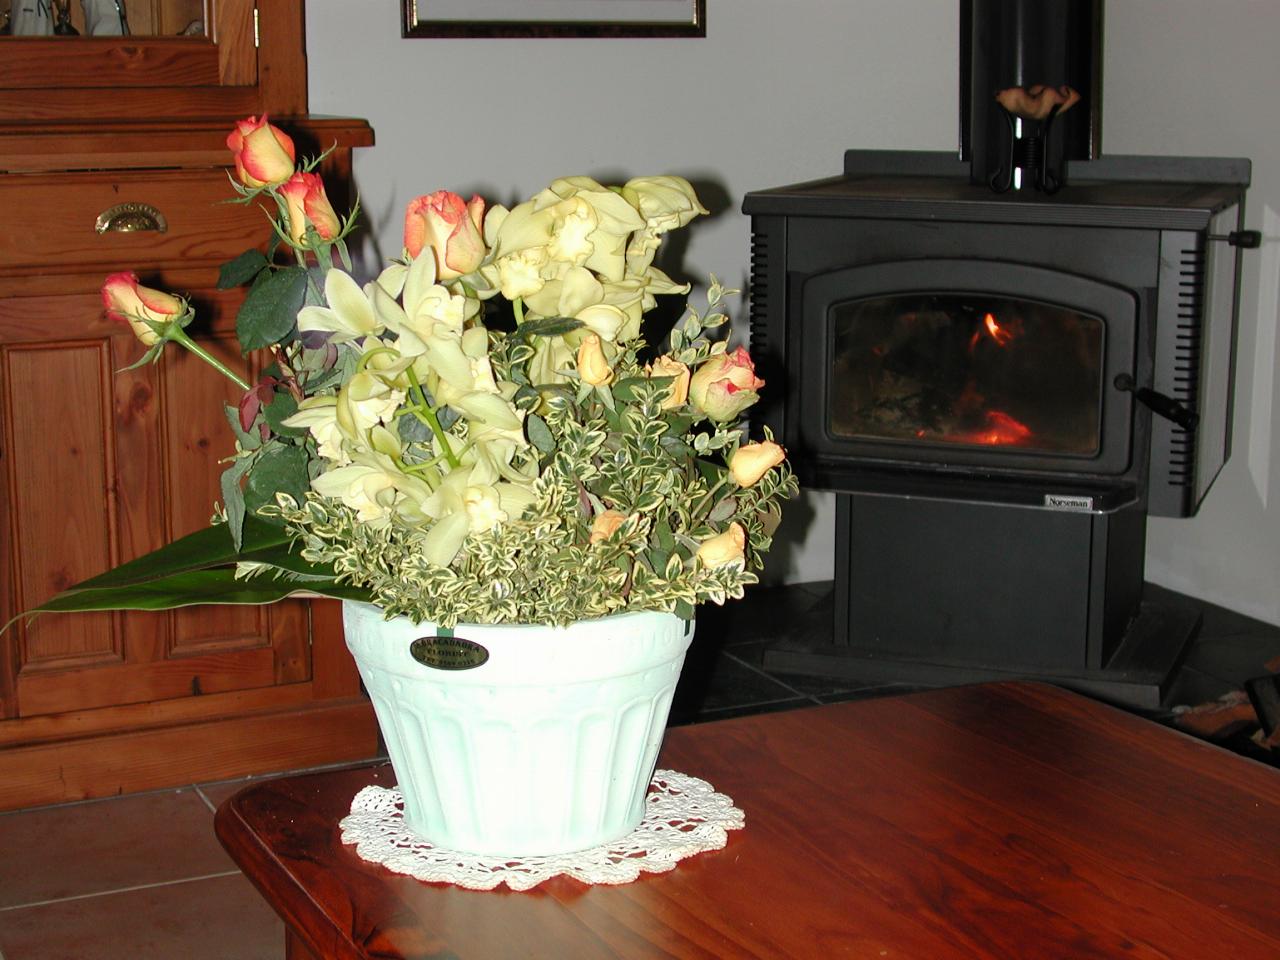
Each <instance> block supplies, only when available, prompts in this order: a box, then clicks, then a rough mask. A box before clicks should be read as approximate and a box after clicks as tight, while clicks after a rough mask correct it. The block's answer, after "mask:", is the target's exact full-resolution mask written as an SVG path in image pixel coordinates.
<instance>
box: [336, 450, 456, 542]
mask: <svg viewBox="0 0 1280 960" xmlns="http://www.w3.org/2000/svg"><path fill="white" fill-rule="evenodd" d="M311 489H313V490H314V491H315V492H316V493H318V494H320V495H321V496H323V497H331V498H333V499H335V500H341V501H342V502H343V503H344V504H346V505H347V506H348V507H350V508H351V509H353V510H355V511H356V518H357V519H358V520H359V521H360V522H362V523H368V524H371V525H373V526H377V527H383V526H386V525H387V524H389V523H390V522H391V519H392V517H393V516H394V515H396V514H399V515H400V516H401V517H402V518H403V519H405V520H407V521H409V522H410V523H421V522H422V521H423V520H424V519H425V518H426V517H427V516H428V514H427V513H426V512H425V504H426V503H427V501H428V500H429V499H430V497H431V489H430V488H429V487H428V486H427V485H426V484H425V483H424V482H423V481H421V480H419V479H417V478H416V477H412V476H409V475H408V474H405V473H403V472H402V471H400V470H399V469H397V468H396V465H395V463H394V462H393V461H392V460H391V458H390V457H388V456H386V455H385V454H380V453H373V452H369V453H361V454H356V455H355V456H354V457H353V462H352V463H351V465H349V466H345V467H337V468H336V469H333V470H329V471H327V472H325V473H322V474H320V475H319V476H318V477H316V478H315V479H313V480H312V481H311Z"/></svg>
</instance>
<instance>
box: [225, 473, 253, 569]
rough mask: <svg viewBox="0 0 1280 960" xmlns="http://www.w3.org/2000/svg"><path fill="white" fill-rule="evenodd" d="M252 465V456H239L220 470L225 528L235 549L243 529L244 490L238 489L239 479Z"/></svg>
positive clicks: (237, 547)
mask: <svg viewBox="0 0 1280 960" xmlns="http://www.w3.org/2000/svg"><path fill="white" fill-rule="evenodd" d="M252 465H253V458H252V457H240V458H239V459H237V460H233V461H232V463H231V466H229V467H227V469H226V470H223V471H222V477H221V478H220V479H219V481H218V484H219V488H220V489H221V491H222V506H223V509H224V510H226V512H227V524H226V525H227V530H228V532H229V533H230V534H231V542H232V545H233V546H234V547H235V549H237V550H239V549H240V546H241V537H242V535H243V530H244V514H245V510H244V491H243V490H241V489H240V480H241V478H243V477H244V475H245V474H246V473H247V472H248V471H249V467H250V466H252Z"/></svg>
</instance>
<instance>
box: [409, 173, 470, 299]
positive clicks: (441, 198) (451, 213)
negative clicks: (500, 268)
mask: <svg viewBox="0 0 1280 960" xmlns="http://www.w3.org/2000/svg"><path fill="white" fill-rule="evenodd" d="M483 222H484V200H483V199H482V198H481V197H479V196H473V197H472V198H471V201H470V202H469V203H463V201H462V198H461V197H460V196H458V195H457V194H456V193H450V192H449V191H448V190H437V191H436V192H435V193H431V194H427V195H426V196H424V197H418V198H417V199H416V200H413V201H411V202H410V204H409V209H408V210H406V211H405V215H404V246H405V249H406V250H408V251H409V256H410V257H416V256H417V255H418V254H419V253H421V252H422V251H423V249H425V248H427V247H430V248H431V252H432V253H433V254H434V255H435V258H436V278H437V279H438V280H453V279H456V278H457V277H461V276H463V275H464V274H468V273H471V272H472V271H473V270H475V269H476V268H477V267H478V266H480V261H482V260H483V259H484V253H485V249H484V236H483V235H482V233H481V227H482V224H483Z"/></svg>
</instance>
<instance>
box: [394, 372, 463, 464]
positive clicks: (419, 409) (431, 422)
mask: <svg viewBox="0 0 1280 960" xmlns="http://www.w3.org/2000/svg"><path fill="white" fill-rule="evenodd" d="M405 373H407V374H408V375H409V382H410V383H411V384H413V388H412V390H411V392H412V393H413V395H414V398H415V399H416V400H417V401H418V403H417V405H416V406H415V407H414V408H413V415H414V416H415V417H417V418H418V419H419V420H421V421H422V422H423V423H425V424H426V425H427V426H428V427H430V428H431V432H432V433H433V434H435V438H436V440H437V441H438V442H439V444H440V448H441V449H442V450H443V451H444V457H445V459H446V460H447V461H448V462H449V468H450V469H451V470H456V469H457V468H458V467H460V466H462V462H461V461H460V460H459V459H458V456H457V454H455V453H454V452H453V448H452V447H450V446H449V435H448V434H446V433H445V432H444V428H443V427H441V426H440V420H439V419H438V418H437V417H436V411H435V407H433V406H431V404H429V403H427V395H426V394H425V393H423V392H422V384H420V383H419V382H418V375H417V374H416V373H414V372H413V367H409V368H408V369H407V370H406V371H405Z"/></svg>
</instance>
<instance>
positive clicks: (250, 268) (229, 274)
mask: <svg viewBox="0 0 1280 960" xmlns="http://www.w3.org/2000/svg"><path fill="white" fill-rule="evenodd" d="M266 268H267V258H266V257H264V256H263V255H262V252H261V251H260V250H246V251H245V252H244V253H242V254H240V256H238V257H236V258H235V259H234V260H232V261H230V262H229V263H224V264H223V265H222V266H221V267H220V268H219V269H218V289H219V290H231V289H233V288H235V287H241V286H244V285H245V284H246V283H248V282H249V281H250V280H252V279H253V278H254V277H256V276H257V275H258V274H259V273H261V272H262V271H263V270H265V269H266Z"/></svg>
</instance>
